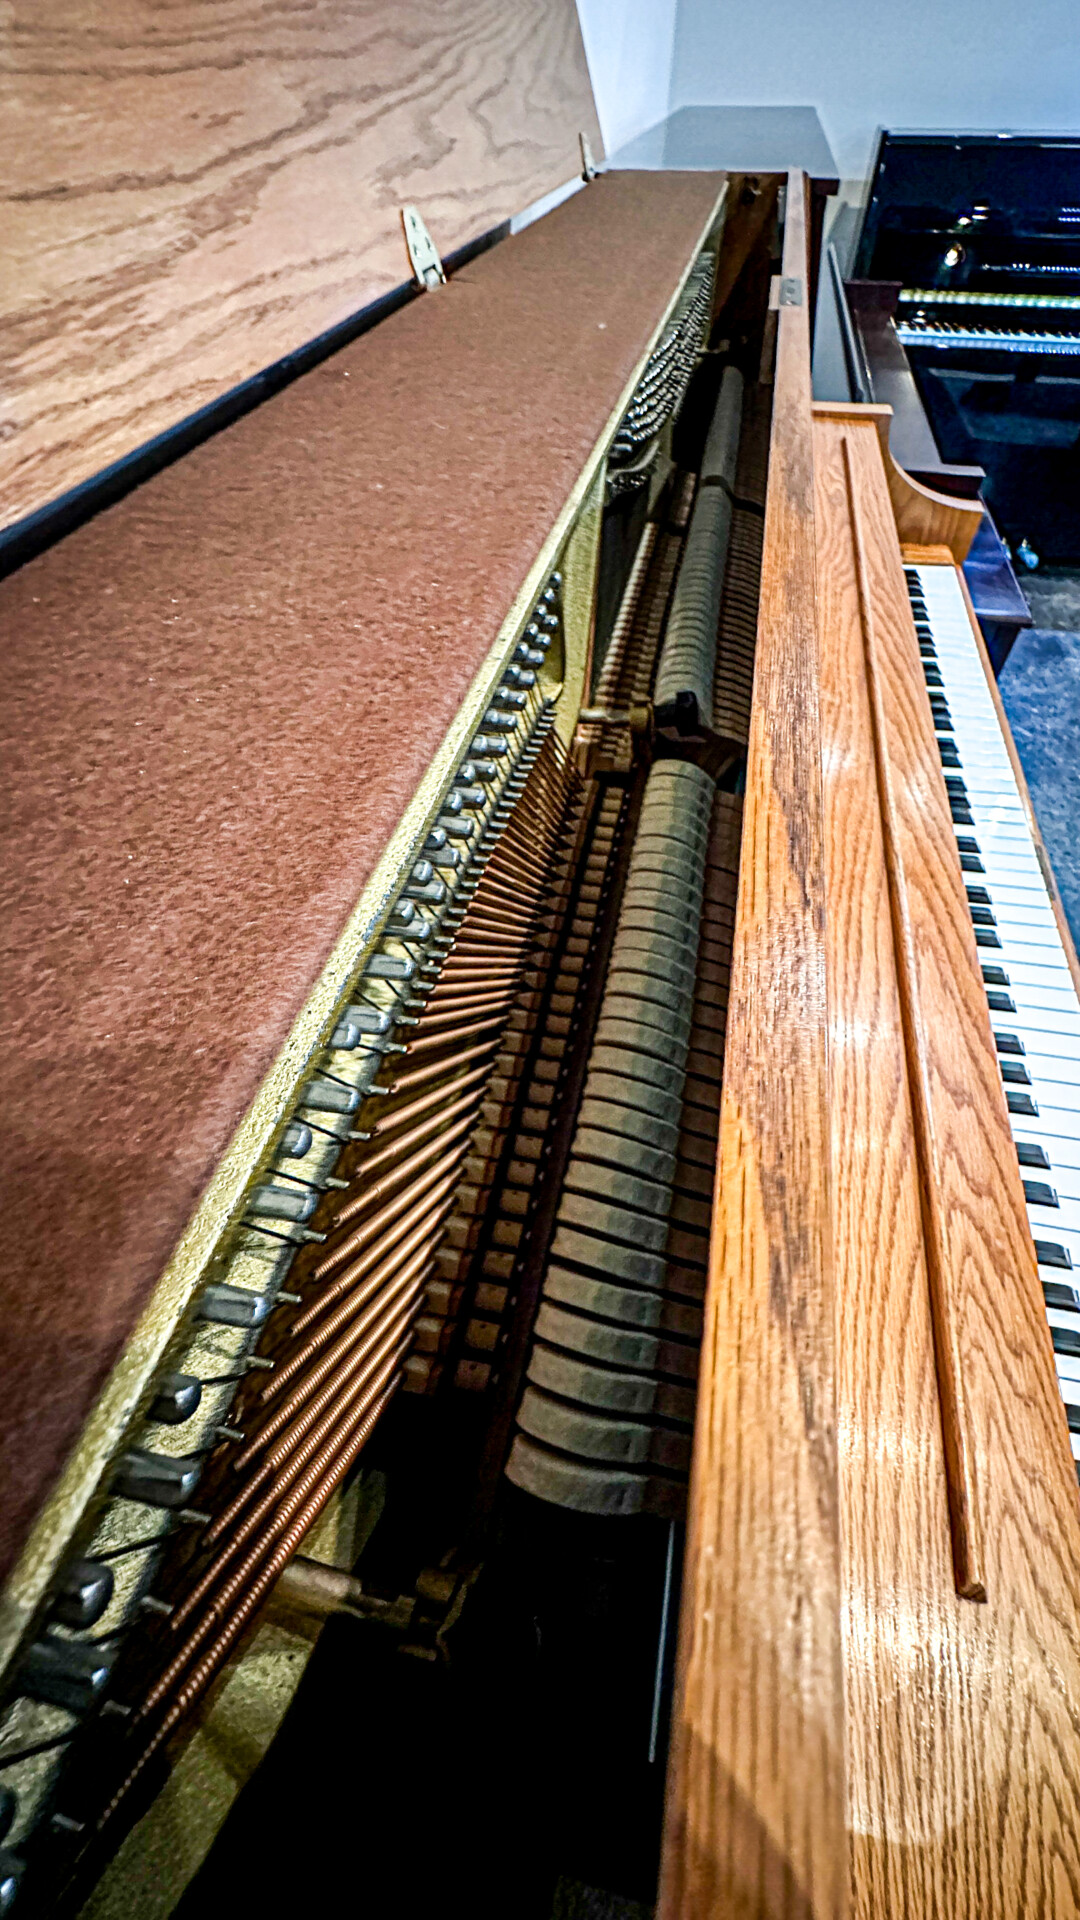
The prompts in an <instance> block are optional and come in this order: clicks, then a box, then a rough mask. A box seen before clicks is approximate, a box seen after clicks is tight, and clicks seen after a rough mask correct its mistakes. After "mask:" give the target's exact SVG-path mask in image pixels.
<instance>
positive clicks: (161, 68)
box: [0, 0, 600, 523]
mask: <svg viewBox="0 0 1080 1920" xmlns="http://www.w3.org/2000/svg"><path fill="white" fill-rule="evenodd" d="M2 31H3V40H4V48H5V60H4V74H3V77H2V79H0V180H2V181H3V182H4V183H5V184H4V187H3V190H2V196H0V221H2V224H3V229H4V250H5V255H6V260H7V271H6V273H5V275H4V276H3V284H2V291H0V319H2V321H3V332H4V342H5V344H4V347H3V351H2V357H0V395H2V397H0V523H5V522H9V521H13V520H16V519H18V518H20V517H21V516H22V515H24V514H27V513H29V512H31V511H32V510H34V509H35V508H37V507H39V506H41V505H42V504H43V503H45V502H47V501H49V500H50V499H53V498H55V497H56V496H58V495H59V494H61V493H63V492H65V491H66V490H67V489H68V488H70V487H72V486H74V485H76V484H77V483H78V482H80V481H82V480H85V479H86V478H87V477H88V476H89V475H91V474H93V473H95V472H96V471H98V470H99V469H100V468H101V467H103V466H105V465H107V464H108V463H109V462H111V461H113V460H116V459H118V458H120V457H121V456H123V455H125V454H127V453H129V452H131V451H132V450H133V449H134V448H135V447H137V446H140V445H142V444H143V443H144V442H145V441H146V440H148V439H149V438H151V437H152V436H153V435H155V434H157V433H159V432H161V431H162V430H163V429H165V428H167V427H170V426H172V425H173V424H174V423H175V422H177V421H178V420H180V419H182V418H184V417H185V416H186V415H188V414H190V413H192V412H193V411H194V410H195V409H197V408H198V407H200V406H202V405H204V404H205V403H206V402H208V401H210V400H212V399H214V398H216V397H217V396H218V395H220V394H221V393H223V392H225V391H227V390H228V389H229V388H230V387H232V386H234V385H235V384H236V383H237V382H239V381H241V380H243V379H245V378H247V377H248V376H250V375H251V374H254V373H256V372H258V371H259V370H260V369H261V368H263V367H266V366H268V365H270V364H271V363H272V362H274V361H275V360H277V359H279V358H280V357H281V356H282V355H284V354H286V353H288V352H290V351H292V350H294V349H295V348H297V347H299V346H301V345H303V344H304V343H305V342H307V341H309V340H311V339H313V338H314V337H315V336H316V335H317V334H319V333H321V332H323V331H324V330H325V329H326V328H328V327H330V326H332V325H334V324H335V323H337V322H339V321H341V320H343V319H345V318H346V317H347V316H348V315H350V314H352V313H354V312H356V311H357V310H358V309H359V308H361V307H364V306H366V305H367V304H368V303H369V302H371V301H372V300H374V299H375V298H376V297H378V296H379V295H381V294H384V293H386V292H387V291H388V290H389V289H391V288H393V287H395V286H398V285H400V284H401V283H402V282H404V281H407V280H408V279H409V278H410V277H411V276H410V271H409V266H408V260H407V256H406V253H405V247H404V242H403V238H402V232H401V224H400V217H399V209H400V207H401V205H402V203H403V202H405V201H415V202H416V203H417V204H418V205H419V207H420V209H421V212H422V213H423V215H424V217H425V219H426V221H427V223H428V226H429V228H430V230H431V233H432V235H433V237H434V239H435V242H436V244H437V245H438V246H439V248H440V249H441V250H442V251H443V252H450V251H451V250H452V249H454V248H455V247H457V246H460V245H462V244H463V243H464V242H465V241H467V240H469V239H472V238H474V237H475V236H477V235H479V234H481V233H483V232H485V231H487V230H488V229H489V228H490V227H492V226H494V225H497V224H498V223H499V222H500V221H502V220H504V219H506V218H507V217H508V216H509V215H511V214H513V213H515V212H518V211H520V210H521V209H522V208H524V207H526V206H528V205H529V204H530V202H531V201H533V200H534V199H536V198H538V197H539V196H540V195H541V194H543V193H545V192H547V191H549V190H550V189H551V188H552V187H555V186H557V185H558V184H560V183H561V182H562V181H565V180H569V179H570V178H572V177H573V175H574V174H575V173H576V172H577V170H578V165H579V161H578V147H577V141H578V131H579V129H581V130H584V131H585V132H586V133H587V134H588V135H589V137H590V139H591V141H592V143H593V150H594V152H599V151H600V147H599V144H598V143H599V140H600V133H599V127H598V124H597V119H596V113H595V108H594V105H593V99H592V92H591V89H590V85H589V77H588V71H587V68H586V64H585V54H584V49H583V46H582V41H581V33H580V28H579V25H578V18H577V12H576V9H575V6H574V0H509V3H506V0H503V3H502V4H500V0H396V3H395V5H394V6H392V7H388V6H385V5H381V4H379V0H213V4H211V0H176V3H174V4H172V5H169V6H164V5H162V4H161V0H94V4H92V5H87V4H86V0H12V4H10V5H9V6H7V7H6V8H5V9H4V20H3V29H2Z"/></svg>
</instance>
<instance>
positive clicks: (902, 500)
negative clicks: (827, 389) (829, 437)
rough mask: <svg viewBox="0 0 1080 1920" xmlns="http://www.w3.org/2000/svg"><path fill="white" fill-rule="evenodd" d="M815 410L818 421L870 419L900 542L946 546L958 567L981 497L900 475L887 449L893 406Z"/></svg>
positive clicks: (977, 521)
mask: <svg viewBox="0 0 1080 1920" xmlns="http://www.w3.org/2000/svg"><path fill="white" fill-rule="evenodd" d="M814 413H815V415H816V416H817V417H818V418H819V419H831V420H870V421H873V423H874V426H875V427H876V429H877V434H878V439H879V441H880V444H881V455H882V459H883V461H884V463H885V480H886V485H887V486H888V490H889V499H890V500H891V502H892V509H893V517H894V519H895V522H896V531H897V533H898V535H899V537H900V539H901V540H902V541H904V542H905V543H907V542H911V543H912V544H914V545H919V546H943V547H947V548H948V550H949V552H950V553H951V555H952V557H953V559H954V560H955V561H956V562H957V564H958V565H959V564H960V563H962V562H963V561H964V560H966V559H967V555H968V548H969V547H970V546H971V543H972V541H973V540H974V538H975V535H976V534H977V533H978V531H979V527H980V525H981V523H982V517H983V511H984V509H983V505H982V502H981V500H958V499H956V498H955V496H954V495H953V494H947V493H935V492H934V490H933V488H932V487H926V486H924V485H923V484H922V482H921V481H920V480H915V479H913V478H912V476H911V474H910V473H905V472H904V469H903V467H901V466H899V465H898V464H897V462H896V461H895V460H894V458H893V455H892V453H891V452H890V449H889V430H890V427H891V425H892V417H893V410H892V408H891V407H887V406H883V405H880V404H879V403H877V402H871V403H870V404H864V403H863V402H861V401H856V402H852V401H847V400H818V401H815V403H814Z"/></svg>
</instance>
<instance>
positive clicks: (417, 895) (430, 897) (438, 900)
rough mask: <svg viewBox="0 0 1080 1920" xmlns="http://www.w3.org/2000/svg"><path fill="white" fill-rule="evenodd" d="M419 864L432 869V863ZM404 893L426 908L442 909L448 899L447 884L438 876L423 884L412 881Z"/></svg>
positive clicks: (427, 861)
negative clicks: (420, 902)
mask: <svg viewBox="0 0 1080 1920" xmlns="http://www.w3.org/2000/svg"><path fill="white" fill-rule="evenodd" d="M419 864H420V865H422V866H425V867H430V865H431V862H430V861H429V860H424V861H421V862H420V863H419ZM403 891H404V893H405V894H406V895H407V897H408V898H409V899H410V900H420V901H422V902H423V904H424V905H425V906H426V907H441V905H442V903H443V901H444V900H445V899H446V882H445V880H440V879H439V876H438V874H436V875H435V876H434V878H433V879H431V880H426V881H424V882H423V884H421V883H420V882H419V881H410V882H409V885H408V886H407V887H405V888H404V889H403Z"/></svg>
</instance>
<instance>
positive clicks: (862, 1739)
mask: <svg viewBox="0 0 1080 1920" xmlns="http://www.w3.org/2000/svg"><path fill="white" fill-rule="evenodd" d="M845 443H846V452H845ZM814 464H815V483H816V498H817V529H818V542H819V548H818V591H819V604H820V615H821V636H822V658H821V675H822V678H821V710H822V722H821V728H822V750H823V765H824V768H825V850H826V860H825V868H826V877H827V940H826V950H827V957H828V994H829V1016H830V1045H831V1090H832V1098H831V1116H832V1157H833V1179H832V1193H833V1219H834V1260H835V1276H836V1300H837V1329H838V1372H837V1381H838V1402H839V1422H840V1435H841V1442H840V1450H839V1473H840V1505H841V1539H842V1617H843V1622H844V1679H845V1696H846V1735H847V1757H848V1821H849V1846H850V1900H851V1911H852V1914H853V1916H855V1917H857V1920H929V1917H930V1916H935V1917H937V1916H941V1917H942V1920H945V1917H946V1916H947V1917H948V1920H1017V1917H1018V1916H1024V1920H1032V1917H1033V1916H1049V1915H1054V1916H1060V1917H1061V1920H1065V1916H1071V1915H1075V1914H1076V1913H1077V1912H1080V1846H1078V1837H1077V1836H1078V1832H1080V1657H1078V1635H1077V1621H1078V1619H1080V1522H1078V1513H1077V1499H1076V1484H1075V1477H1074V1474H1073V1469H1072V1462H1071V1459H1070V1457H1069V1452H1068V1443H1067V1436H1066V1433H1065V1425H1064V1418H1063V1414H1062V1408H1061V1403H1060V1396H1059V1395H1058V1392H1057V1387H1056V1383H1055V1379H1054V1371H1053V1361H1052V1354H1051V1349H1050V1342H1049V1337H1048V1333H1047V1328H1046V1321H1045V1314H1044V1312H1043V1308H1042V1301H1041V1297H1040V1289H1039V1283H1038V1278H1037V1273H1036V1268H1035V1264H1034V1257H1033V1253H1032V1249H1031V1246H1030V1240H1029V1234H1028V1228H1027V1222H1026V1216H1025V1212H1024V1203H1023V1195H1022V1190H1021V1187H1020V1176H1019V1169H1018V1166H1017V1162H1016V1154H1015V1150H1014V1148H1013V1146H1012V1141H1011V1138H1010V1135H1009V1129H1008V1122H1007V1118H1006V1114H1005V1106H1004V1101H1003V1098H1002V1094H1001V1087H1000V1079H999V1076H998V1074H997V1070H996V1062H995V1059H994V1054H993V1045H992V1040H991V1035H990V1023H989V1015H988V1012H987V1007H986V998H985V994H984V992H983V989H982V983H981V978H980V976H979V969H978V959H977V949H976V948H975V946H974V941H973V937H972V932H971V926H970V920H969V917H968V915H967V912H966V907H965V904H964V897H963V883H962V878H961V874H960V869H959V863H958V861H957V857H956V851H955V836H954V834H953V831H952V827H951V823H950V821H949V815H948V808H947V805H946V803H945V798H944V783H943V781H942V778H941V773H940V768H939V764H938V755H937V752H936V747H935V742H934V735H933V729H932V725H931V717H930V712H929V703H928V701H927V699H926V695H925V692H924V688H923V679H922V674H921V671H920V664H919V658H918V646H917V642H916V639H915V634H914V628H913V625H912V622H911V616H910V611H909V606H908V600H907V594H906V590H905V586H904V581H903V576H902V573H901V570H900V557H899V549H898V545H897V541H896V531H895V524H894V522H893V518H892V513H891V509H890V502H889V494H888V485H887V480H886V475H885V471H884V468H883V466H882V461H881V454H880V451H879V446H878V442H877V438H876V432H875V428H874V425H873V423H872V422H870V421H867V420H863V421H861V422H860V421H859V420H858V419H856V418H854V417H850V418H849V419H848V420H847V421H846V422H845V421H844V420H842V419H837V418H835V417H833V418H825V417H819V418H818V421H817V424H816V427H815V445H814ZM846 467H850V471H851V473H852V475H853V476H854V477H855V481H856V494H857V503H858V504H857V513H858V518H859V522H860V528H859V532H860V535H861V542H862V548H863V559H864V562H865V566H866V571H867V576H868V580H869V585H870V594H871V600H872V617H873V620H874V623H875V628H876V633H877V639H878V663H879V668H880V674H879V692H880V696H881V709H882V718H883V722H884V726H883V739H884V746H885V751H886V756H887V767H888V770H889V772H890V774H891V776H892V777H891V786H890V792H889V794H887V795H883V793H882V787H881V779H880V762H879V761H878V760H877V759H876V757H875V752H874V742H873V732H874V728H873V721H872V715H871V703H870V692H869V689H868V681H867V653H866V642H865V631H864V618H865V616H864V611H863V609H862V608H861V606H860V593H859V580H858V555H857V550H856V537H855V529H854V528H853V525H852V512H851V489H850V488H849V486H848V483H847V475H846V472H845V468H846ZM890 807H891V810H892V830H893V831H894V832H895V834H896V837H897V846H898V851H899V857H900V860H901V864H902V868H903V877H904V881H905V886H906V897H907V903H908V913H909V930H910V934H911V940H912V957H913V962H914V988H915V992H916V994H917V996H918V1002H919V1008H920V1010H921V1015H922V1025H921V1044H922V1045H923V1046H924V1048H925V1053H926V1058H925V1060H924V1062H923V1067H922V1071H923V1072H924V1074H925V1081H926V1089H927V1093H928V1098H929V1101H930V1104H931V1125H932V1129H933V1139H934V1147H935V1152H936V1154H937V1170H938V1177H940V1180H941V1187H942V1194H943V1200H944V1223H945V1230H946V1233H947V1236H948V1244H947V1249H946V1251H947V1258H948V1260H949V1262H950V1265H951V1269H952V1279H953V1282H954V1284H955V1286H956V1290H957V1305H958V1308H959V1319H958V1340H959V1352H960V1358H961V1364H962V1366H963V1373H964V1384H965V1389H966V1393H967V1400H968V1407H969V1413H970V1419H971V1434H972V1439H973V1445H974V1448H975V1454H976V1461H975V1464H976V1474H975V1478H974V1498H975V1500H976V1503H977V1519H978V1527H979V1536H980V1541H981V1546H982V1556H983V1558H982V1566H983V1573H984V1579H985V1587H986V1595H987V1598H986V1601H985V1604H976V1603H973V1602H971V1601H970V1600H964V1599H962V1598H960V1597H959V1595H958V1594H957V1592H956V1586H955V1581H954V1575H953V1565H952V1553H951V1549H950V1523H949V1507H948V1498H947V1471H946V1456H945V1448H944V1444H943V1430H942V1410H941V1403H940V1396H939V1388H938V1372H937V1366H936V1359H935V1339H934V1327H933V1319H932V1314H931V1291H930V1276H929V1272H928V1266H927V1257H926V1233H925V1206H924V1196H923V1195H922V1194H921V1193H920V1155H919V1153H918V1152H917V1150H916V1144H917V1143H916V1135H915V1125H914V1121H913V1107H912V1097H911V1095H912V1085H911V1060H910V1041H909V1035H908V1034H907V1033H906V1032H905V1018H904V1012H903V1007H902V996H901V981H900V977H899V970H898V965H897V927H896V919H895V912H894V907H893V902H892V901H891V899H890V884H889V874H888V870H887V864H888V863H887V845H886V834H885V831H884V828H883V819H884V818H885V816H886V813H887V812H888V810H889V808H890Z"/></svg>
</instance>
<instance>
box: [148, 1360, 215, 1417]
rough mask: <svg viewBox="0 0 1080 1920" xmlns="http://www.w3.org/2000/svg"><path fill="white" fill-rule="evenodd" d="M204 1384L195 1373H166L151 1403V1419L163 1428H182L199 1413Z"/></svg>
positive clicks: (159, 1382) (158, 1384)
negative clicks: (197, 1378)
mask: <svg viewBox="0 0 1080 1920" xmlns="http://www.w3.org/2000/svg"><path fill="white" fill-rule="evenodd" d="M202 1390H203V1383H202V1381H201V1380H196V1378H195V1375H194V1374H193V1373H165V1374H162V1376H161V1379H160V1380H159V1381H158V1383H157V1387H156V1389H155V1392H154V1398H153V1400H152V1401H151V1402H150V1418H151V1420H158V1421H160V1422H161V1425H162V1426H163V1427H180V1426H183V1424H184V1421H185V1420H190V1419H191V1416H192V1414H194V1413H198V1411H199V1403H200V1401H201V1400H202Z"/></svg>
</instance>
